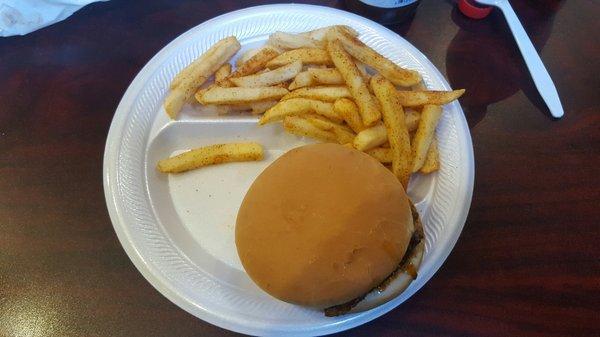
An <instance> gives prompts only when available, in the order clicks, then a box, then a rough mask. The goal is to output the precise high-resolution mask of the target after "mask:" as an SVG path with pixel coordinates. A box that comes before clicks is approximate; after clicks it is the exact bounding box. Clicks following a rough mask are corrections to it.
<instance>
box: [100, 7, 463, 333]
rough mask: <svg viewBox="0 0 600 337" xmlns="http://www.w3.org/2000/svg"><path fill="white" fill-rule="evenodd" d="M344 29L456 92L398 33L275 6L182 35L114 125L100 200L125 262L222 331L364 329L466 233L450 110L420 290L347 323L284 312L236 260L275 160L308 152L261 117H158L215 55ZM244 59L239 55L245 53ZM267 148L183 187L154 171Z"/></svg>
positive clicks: (456, 113) (459, 151)
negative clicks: (244, 224) (207, 150)
mask: <svg viewBox="0 0 600 337" xmlns="http://www.w3.org/2000/svg"><path fill="white" fill-rule="evenodd" d="M335 24H345V25H349V26H351V27H353V28H354V29H356V30H357V31H358V32H359V33H360V38H361V40H363V41H364V42H365V43H367V44H368V45H370V46H371V47H373V48H375V49H376V50H377V51H379V52H380V53H382V54H383V55H384V56H386V57H388V58H389V59H391V60H392V61H394V62H396V63H398V64H399V65H401V66H403V67H406V68H410V69H414V70H417V71H419V73H421V75H422V76H423V78H424V80H425V83H426V85H427V87H428V88H430V89H439V90H449V89H450V87H449V85H448V83H446V81H445V80H444V78H443V77H442V75H441V74H440V73H439V71H438V70H437V69H436V68H435V67H434V66H433V65H432V64H431V63H430V62H429V60H427V58H426V57H425V56H424V55H423V54H421V53H420V52H419V51H418V50H417V49H415V48H414V47H413V46H412V45H411V44H410V43H408V42H407V41H406V40H404V39H403V38H401V37H400V36H398V35H396V34H395V33H393V32H392V31H390V30H388V29H386V28H384V27H382V26H380V25H378V24H376V23H374V22H372V21H369V20H367V19H365V18H362V17H360V16H357V15H354V14H350V13H347V12H344V11H340V10H336V9H331V8H326V7H319V6H309V5H269V6H259V7H253V8H248V9H244V10H239V11H235V12H232V13H228V14H225V15H222V16H219V17H217V18H215V19H212V20H209V21H207V22H204V23H203V24H201V25H199V26H197V27H195V28H193V29H191V30H189V31H188V32H186V33H184V34H183V35H181V36H180V37H178V38H177V39H175V40H174V41H173V42H171V43H170V44H169V45H167V46H166V47H165V48H163V50H161V51H160V52H159V53H158V54H157V55H156V56H154V57H153V58H152V60H150V62H148V64H147V65H146V66H145V67H144V68H143V69H142V70H141V71H140V73H139V74H138V75H137V76H136V77H135V79H134V80H133V82H132V83H131V85H130V86H129V88H128V89H127V92H126V93H125V95H124V96H123V99H122V100H121V103H120V104H119V106H118V108H117V111H116V113H115V116H114V119H113V121H112V125H111V127H110V132H109V134H108V139H107V142H106V150H105V154H104V190H105V195H106V203H107V206H108V210H109V213H110V217H111V220H112V222H113V225H114V228H115V231H116V232H117V235H118V237H119V240H120V241H121V244H122V245H123V247H124V248H125V251H126V252H127V254H128V255H129V257H130V258H131V260H132V261H133V263H134V264H135V266H136V267H137V268H138V269H139V270H140V272H141V273H142V274H143V275H144V277H146V279H147V280H148V281H149V282H150V283H151V284H152V285H153V286H154V287H155V288H156V289H158V291H160V292H161V293H162V294H163V295H164V296H166V297H167V298H168V299H170V300H171V301H173V302H174V303H175V304H177V305H178V306H180V307H181V308H183V309H184V310H186V311H188V312H190V313H191V314H193V315H195V316H197V317H199V318H201V319H203V320H205V321H207V322H210V323H212V324H215V325H218V326H220V327H223V328H225V329H230V330H233V331H237V332H242V333H247V334H254V335H281V334H283V333H285V334H287V335H323V334H329V333H334V332H338V331H342V330H345V329H349V328H352V327H355V326H357V325H360V324H363V323H365V322H368V321H370V320H372V319H374V318H376V317H379V316H381V315H383V314H384V313H386V312H388V311H390V310H392V309H393V308H395V307H396V306H398V305H399V304H400V303H402V302H403V301H405V300H406V299H407V298H409V297H410V296H411V295H412V294H414V293H415V292H416V291H417V290H418V289H419V288H421V287H422V286H423V285H424V284H425V282H427V280H429V279H430V278H431V276H432V275H433V274H434V273H435V272H436V271H437V269H438V268H439V267H440V265H441V264H442V263H443V262H444V260H445V259H446V257H447V256H448V254H449V253H450V251H451V250H452V247H453V246H454V244H455V242H456V240H457V239H458V236H459V234H460V232H461V230H462V227H463V224H464V221H465V218H466V215H467V212H468V209H469V205H470V202H471V194H472V191H473V170H474V168H473V148H472V145H471V138H470V134H469V130H468V127H467V123H466V121H465V118H464V115H463V112H462V110H461V108H460V106H459V104H458V103H457V102H454V103H452V104H448V105H447V106H445V107H444V114H443V117H442V120H441V122H440V124H439V127H438V129H437V135H438V138H439V148H440V160H441V169H440V170H439V171H438V172H437V173H434V174H431V175H428V176H415V177H413V179H412V180H411V183H410V186H409V195H410V196H411V198H412V200H413V201H414V202H415V204H416V206H417V208H418V210H419V211H420V214H421V216H422V218H423V223H424V226H425V233H426V253H425V256H424V260H423V264H422V266H421V269H420V270H419V276H418V278H417V279H416V280H415V281H414V282H413V283H412V284H411V285H410V287H409V288H408V289H407V290H406V291H405V292H404V293H403V294H402V295H401V296H399V297H397V298H395V299H394V300H392V301H390V302H388V303H386V304H384V305H382V306H379V307H377V308H375V309H372V310H370V311H366V312H362V313H357V314H350V315H345V316H341V317H335V318H328V317H324V316H323V314H322V312H319V311H316V310H311V309H307V308H303V307H300V306H295V305H292V304H288V303H284V302H281V301H278V300H276V299H274V298H272V297H270V296H269V295H267V294H266V293H264V292H262V291H261V290H260V289H259V288H258V287H257V286H256V285H254V284H253V283H252V281H251V280H250V279H249V278H248V276H247V275H246V273H245V272H244V270H243V268H242V266H241V263H240V261H239V259H238V256H237V253H236V249H235V242H234V227H235V218H236V214H237V210H238V207H239V205H240V202H241V201H242V198H243V196H244V194H245V192H246V190H247V188H248V187H249V186H250V184H251V183H252V181H253V180H254V178H255V177H256V176H257V175H258V174H259V173H260V172H261V171H262V170H263V169H264V168H265V167H266V166H267V165H269V163H271V162H272V161H273V160H274V159H275V158H277V157H278V156H279V155H281V154H282V153H284V152H285V151H287V150H289V149H292V148H294V147H296V146H299V145H302V144H305V143H307V142H310V140H308V139H302V138H299V137H296V136H293V135H289V134H286V133H284V132H283V131H282V127H281V125H279V124H273V125H268V126H265V127H258V126H257V125H256V118H255V117H253V116H242V115H235V116H216V115H212V116H207V115H204V114H199V113H197V112H194V109H193V108H192V107H186V108H185V109H184V111H183V113H182V114H181V116H180V118H179V119H178V120H177V121H169V120H168V118H167V117H166V115H165V112H164V110H163V108H162V102H163V99H164V97H165V94H166V93H167V88H168V85H169V83H170V81H171V79H172V78H173V77H174V76H175V74H176V73H177V72H178V71H180V70H181V69H182V68H184V67H185V66H186V65H188V64H189V63H190V62H192V60H194V59H195V58H196V57H197V56H199V55H200V54H202V52H204V51H205V50H206V49H208V48H209V46H211V45H212V44H213V43H215V42H217V41H218V40H220V39H222V38H224V37H226V36H231V35H235V36H236V37H237V38H238V39H239V40H240V42H241V44H242V46H243V47H242V52H243V50H245V49H248V48H252V47H254V46H257V45H260V44H262V43H264V41H265V40H266V39H267V37H268V35H269V34H270V33H273V32H275V31H285V32H303V31H307V30H311V29H316V28H320V27H323V26H329V25H335ZM240 54H241V53H240ZM243 140H248V141H250V140H253V141H258V142H260V143H261V144H263V145H264V147H265V149H266V153H267V155H266V159H265V160H264V161H261V162H253V163H232V164H226V165H218V166H213V167H206V168H202V169H200V170H196V171H192V172H188V173H185V174H181V175H164V174H159V173H157V171H156V169H155V166H156V162H157V161H158V160H159V159H161V158H164V157H168V156H170V155H171V154H173V153H176V152H178V151H182V150H186V149H189V148H193V147H197V146H202V145H208V144H214V143H221V142H232V141H243Z"/></svg>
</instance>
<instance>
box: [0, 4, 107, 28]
mask: <svg viewBox="0 0 600 337" xmlns="http://www.w3.org/2000/svg"><path fill="white" fill-rule="evenodd" d="M97 1H106V0H0V36H13V35H25V34H27V33H31V32H33V31H35V30H38V29H40V28H44V27H46V26H49V25H51V24H53V23H56V22H59V21H62V20H64V19H66V18H68V17H69V16H71V14H73V13H75V12H76V11H77V10H79V9H80V8H82V7H83V6H85V5H87V4H90V3H92V2H97Z"/></svg>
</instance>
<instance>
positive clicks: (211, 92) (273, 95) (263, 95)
mask: <svg viewBox="0 0 600 337" xmlns="http://www.w3.org/2000/svg"><path fill="white" fill-rule="evenodd" d="M287 93H288V91H287V89H285V88H279V87H263V88H222V87H218V86H217V87H213V88H210V89H208V90H207V91H206V92H204V93H203V94H202V95H201V96H198V95H196V99H197V100H198V102H200V103H201V104H238V103H249V102H256V101H263V100H270V99H278V98H281V97H283V96H284V95H286V94H287Z"/></svg>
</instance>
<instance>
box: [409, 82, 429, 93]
mask: <svg viewBox="0 0 600 337" xmlns="http://www.w3.org/2000/svg"><path fill="white" fill-rule="evenodd" d="M410 90H412V91H425V90H427V86H426V85H425V82H423V81H421V82H419V83H417V84H415V85H413V86H412V87H410Z"/></svg>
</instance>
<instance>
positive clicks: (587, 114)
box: [0, 0, 600, 336]
mask: <svg viewBox="0 0 600 337" xmlns="http://www.w3.org/2000/svg"><path fill="white" fill-rule="evenodd" d="M268 2H270V1H229V0H227V1H226V0H221V1H218V2H214V3H211V4H210V5H207V3H206V2H204V1H191V0H190V1H184V0H177V1H175V0H160V1H118V0H113V1H109V2H102V3H95V4H92V5H90V6H87V7H85V8H84V9H82V10H80V11H79V12H77V13H75V14H74V15H73V16H72V17H70V18H68V19H67V20H65V21H63V22H60V23H58V24H55V25H53V26H50V27H48V28H45V29H42V30H39V31H37V32H34V33H32V34H29V35H26V36H17V37H9V38H0V336H231V335H234V334H233V333H231V332H228V331H226V330H222V329H220V328H218V327H215V326H212V325H210V324H208V323H205V322H203V321H201V320H199V319H197V318H195V317H193V316H192V315H190V314H188V313H186V312H185V311H183V310H181V309H179V308H178V307H177V306H175V305H174V304H172V303H171V302H169V301H168V300H167V299H166V298H164V297H163V296H162V295H160V294H159V293H158V292H157V291H156V290H154V289H153V288H152V286H151V285H150V284H149V283H148V282H146V281H145V280H144V278H143V277H142V276H141V275H140V274H139V272H138V271H137V270H136V269H135V267H134V266H133V264H132V263H131V262H130V261H129V259H128V257H127V256H126V255H125V252H124V251H123V249H122V248H121V246H120V244H119V242H118V240H117V237H116V235H115V233H114V231H113V228H112V225H111V223H110V220H109V217H108V213H107V210H106V206H105V201H104V194H103V190H102V155H103V151H104V142H105V140H106V135H107V132H108V128H109V125H110V122H111V118H112V116H113V113H114V111H115V108H116V106H117V104H118V102H119V100H120V98H121V96H122V95H123V93H124V91H125V89H126V88H127V86H128V85H129V83H130V82H131V80H132V79H133V77H134V76H135V75H136V73H137V72H138V71H139V70H140V69H141V67H142V66H143V65H144V64H145V63H146V62H147V61H148V60H149V59H150V58H151V57H152V56H153V55H154V54H155V53H156V52H158V51H159V50H160V49H161V48H162V47H163V46H164V45H166V44H167V43H169V42H170V41H171V40H172V39H174V38H175V37H177V36H178V35H180V34H181V33H183V32H185V31H186V30H188V29H190V28H192V27H194V26H196V25H198V24H200V23H201V22H203V21H205V20H207V19H210V18H212V17H214V16H217V15H219V14H222V13H225V12H228V11H232V10H235V9H239V8H244V7H248V6H252V5H256V4H259V3H268ZM298 2H304V1H298ZM313 3H317V2H316V1H314V2H313ZM319 3H321V4H323V5H328V6H335V7H340V8H343V3H341V2H337V1H322V2H319ZM512 3H513V6H514V7H515V11H516V12H517V14H518V15H519V17H520V18H521V21H522V22H523V23H524V26H525V29H526V30H527V32H528V34H529V35H530V37H531V39H532V41H533V43H534V45H535V46H536V49H537V50H538V51H539V52H540V55H541V58H542V59H543V61H544V63H545V64H546V67H547V68H548V70H549V72H550V74H551V76H552V78H553V79H554V82H555V84H556V87H557V89H558V92H559V93H560V96H561V99H562V102H563V106H564V110H565V117H564V118H563V119H562V120H554V119H552V118H551V117H549V114H548V111H547V109H546V108H545V107H544V104H543V102H542V101H541V99H540V97H539V95H538V94H537V92H536V90H535V87H534V85H533V82H532V80H531V79H530V77H529V75H528V72H527V70H526V67H525V65H524V63H523V61H522V59H521V57H520V54H519V52H518V50H517V49H516V46H515V44H514V41H513V39H512V36H511V35H510V32H509V31H508V29H507V27H506V25H505V21H504V19H503V17H502V16H501V15H500V13H499V12H498V11H494V12H493V13H492V14H491V15H490V16H489V17H488V18H486V19H484V20H481V21H473V20H469V19H467V18H465V17H464V16H462V14H460V12H458V11H457V9H456V6H455V4H454V3H453V1H442V0H423V1H421V4H420V6H419V9H418V11H417V14H416V16H415V17H414V19H412V20H410V21H408V22H406V23H404V24H402V25H395V26H391V27H390V28H391V29H393V30H394V31H396V32H398V33H399V34H401V35H403V36H404V37H406V39H408V40H409V41H410V42H411V43H413V44H414V45H415V46H416V47H417V48H419V49H420V50H421V51H422V52H423V53H424V54H425V55H427V56H428V57H429V58H430V60H431V61H432V62H433V63H434V64H435V65H436V66H437V67H438V68H439V69H440V70H441V71H442V72H443V73H444V75H445V76H446V77H447V78H448V79H449V81H450V83H451V84H452V86H453V87H457V88H459V87H464V88H466V89H467V94H466V95H465V96H464V98H462V99H461V104H462V106H463V109H464V111H465V114H466V116H467V119H468V121H469V126H470V128H471V133H472V136H473V144H474V148H475V166H476V178H475V191H474V194H473V202H472V205H471V211H470V213H469V217H468V219H467V223H466V225H465V228H464V231H463V233H462V235H461V237H460V239H459V241H458V243H457V244H456V247H455V248H454V250H453V252H452V254H451V255H450V257H449V258H448V260H447V261H446V263H445V264H444V265H443V266H442V267H441V269H440V270H439V272H438V273H437V274H436V275H435V276H434V277H433V278H432V279H431V281H430V282H429V283H427V284H426V285H425V286H424V287H423V288H422V289H421V290H420V291H419V292H418V293H417V294H416V295H415V296H413V297H412V298H411V299H410V300H409V301H407V302H405V303H404V304H402V305H401V306H400V307H398V308H397V309H395V310H393V311H392V312H390V313H388V314H387V315H385V316H383V317H381V318H379V319H377V320H375V321H373V322H371V323H368V324H365V325H363V326H361V327H358V328H355V329H353V330H350V331H348V332H345V333H343V335H346V336H599V335H600V262H599V261H600V248H599V246H600V226H599V225H600V178H599V175H600V170H599V169H598V167H599V165H600V92H599V89H600V57H599V55H600V34H599V32H600V24H599V22H600V19H599V18H600V3H599V2H598V1H594V0H588V1H583V0H570V1H566V0H565V1H541V0H523V1H512Z"/></svg>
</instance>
